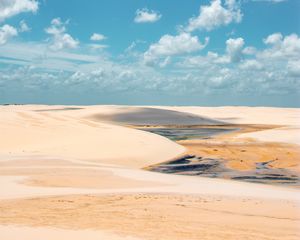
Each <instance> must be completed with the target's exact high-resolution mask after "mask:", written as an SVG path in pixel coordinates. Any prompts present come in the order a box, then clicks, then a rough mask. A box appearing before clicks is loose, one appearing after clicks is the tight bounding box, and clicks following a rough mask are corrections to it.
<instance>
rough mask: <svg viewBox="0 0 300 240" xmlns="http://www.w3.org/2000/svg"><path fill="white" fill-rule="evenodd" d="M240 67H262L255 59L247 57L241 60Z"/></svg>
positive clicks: (259, 68) (252, 68)
mask: <svg viewBox="0 0 300 240" xmlns="http://www.w3.org/2000/svg"><path fill="white" fill-rule="evenodd" d="M239 67H240V68H241V69H245V70H261V69H263V65H262V64H261V63H260V62H258V61H257V60H256V59H248V60H245V61H243V62H242V63H241V64H240V66H239Z"/></svg>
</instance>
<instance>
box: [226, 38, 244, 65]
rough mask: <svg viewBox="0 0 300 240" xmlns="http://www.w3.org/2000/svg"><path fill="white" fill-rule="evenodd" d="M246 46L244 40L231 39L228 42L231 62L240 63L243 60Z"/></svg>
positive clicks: (227, 46) (227, 48)
mask: <svg viewBox="0 0 300 240" xmlns="http://www.w3.org/2000/svg"><path fill="white" fill-rule="evenodd" d="M244 44H245V42H244V39H243V38H236V39H233V38H230V39H228V40H227V41H226V52H227V53H228V55H229V57H230V61H231V62H239V61H240V60H241V58H242V56H243V52H242V51H243V47H244Z"/></svg>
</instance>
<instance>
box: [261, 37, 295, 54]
mask: <svg viewBox="0 0 300 240" xmlns="http://www.w3.org/2000/svg"><path fill="white" fill-rule="evenodd" d="M263 42H264V43H265V44H267V45H268V46H270V48H268V49H266V50H264V51H263V52H261V53H259V54H258V57H260V58H278V59H283V58H288V59H291V58H297V59H299V58H300V38H299V37H298V35H297V34H290V35H288V36H285V37H284V36H283V35H282V34H281V33H273V34H271V35H269V36H268V37H267V38H266V39H264V40H263Z"/></svg>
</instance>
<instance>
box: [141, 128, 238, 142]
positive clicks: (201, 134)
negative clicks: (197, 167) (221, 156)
mask: <svg viewBox="0 0 300 240" xmlns="http://www.w3.org/2000/svg"><path fill="white" fill-rule="evenodd" d="M140 130H144V131H148V132H152V133H155V134H158V135H161V136H164V137H167V138H169V139H171V140H173V141H178V140H186V139H205V138H210V137H212V136H215V135H218V134H223V133H229V132H232V131H236V130H237V129H228V128H199V127H198V128H196V127H195V128H194V127H193V128H177V127H176V128H175V127H174V128H142V129H140Z"/></svg>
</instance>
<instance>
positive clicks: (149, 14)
mask: <svg viewBox="0 0 300 240" xmlns="http://www.w3.org/2000/svg"><path fill="white" fill-rule="evenodd" d="M161 17H162V15H161V14H160V13H159V12H157V11H153V10H148V9H147V8H143V9H138V10H136V12H135V18H134V22H136V23H153V22H157V21H158V20H159V19H161Z"/></svg>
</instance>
